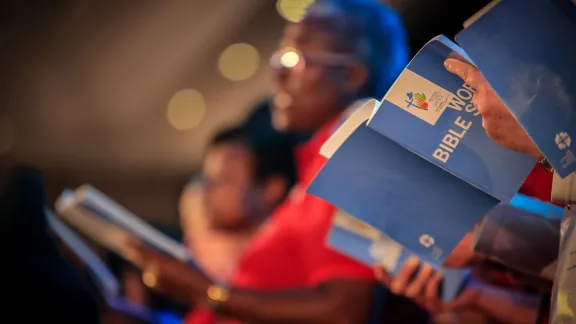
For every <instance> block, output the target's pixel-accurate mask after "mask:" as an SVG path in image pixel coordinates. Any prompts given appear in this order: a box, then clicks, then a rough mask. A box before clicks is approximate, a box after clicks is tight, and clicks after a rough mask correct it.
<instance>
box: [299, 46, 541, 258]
mask: <svg viewBox="0 0 576 324" xmlns="http://www.w3.org/2000/svg"><path fill="white" fill-rule="evenodd" d="M447 57H458V58H460V59H466V57H465V56H464V54H463V52H462V50H461V49H459V48H458V47H457V46H456V45H455V44H454V43H452V42H451V41H449V40H448V39H446V38H445V37H443V36H440V37H437V38H435V39H433V40H432V41H430V42H429V43H428V44H427V45H426V46H425V47H424V48H423V49H422V50H421V51H420V52H419V53H418V54H417V55H416V57H415V58H414V59H413V60H412V61H411V62H410V64H409V65H408V67H407V68H406V70H404V72H402V74H401V75H400V77H399V78H398V80H397V81H396V82H395V83H394V85H393V86H392V88H391V89H390V91H389V92H388V94H387V95H386V96H385V98H384V99H383V101H382V102H378V101H376V100H372V101H369V102H368V103H366V104H365V105H364V106H362V107H361V108H360V109H359V110H358V111H357V112H356V113H355V114H353V115H352V116H351V117H350V118H349V119H348V120H347V121H346V122H345V123H344V124H343V125H342V126H341V127H340V128H339V129H338V130H337V131H336V132H335V133H334V134H333V136H332V137H331V138H330V139H329V140H328V141H327V142H326V144H325V147H324V148H323V150H322V153H323V154H325V155H326V156H327V157H328V158H329V160H328V162H327V163H326V164H325V166H324V168H323V169H322V170H321V171H320V172H319V173H318V175H317V176H316V178H315V179H314V181H313V182H312V184H311V185H310V186H309V188H308V192H309V193H311V194H313V195H316V196H318V197H320V198H323V199H325V200H327V201H328V202H330V203H332V204H334V205H335V206H337V207H339V208H340V209H342V210H343V211H345V212H347V213H349V214H351V215H352V216H354V217H356V218H358V219H360V220H362V221H364V222H365V223H367V224H369V225H371V226H373V227H375V228H377V229H378V230H380V231H382V232H383V233H385V234H386V235H388V236H389V237H390V238H391V239H393V240H395V241H396V242H398V243H399V244H401V245H402V246H403V247H405V248H406V249H408V250H409V251H411V252H412V253H414V254H416V255H417V256H418V257H420V258H421V259H422V260H424V261H425V262H428V263H430V264H432V265H434V266H436V267H440V266H441V265H442V262H443V261H444V259H445V258H446V256H447V255H448V254H449V253H450V252H451V251H452V250H453V249H454V247H455V246H456V245H457V244H458V242H459V241H460V240H461V239H462V237H463V236H464V235H465V234H466V233H467V232H469V231H470V230H471V229H472V228H473V227H474V225H476V224H477V223H478V222H479V221H480V219H481V218H482V217H483V216H484V215H485V214H486V213H487V212H488V211H489V210H490V209H492V208H493V207H494V206H496V205H497V204H498V203H500V202H501V201H505V202H508V201H510V200H511V199H512V197H513V196H514V195H515V194H516V192H517V191H518V189H519V188H520V186H521V184H522V183H523V181H524V179H525V178H526V177H527V175H528V174H529V173H530V171H531V170H532V169H533V167H534V166H535V165H536V160H535V159H534V158H531V157H529V156H526V155H524V154H520V153H517V152H514V151H511V150H509V149H507V148H504V147H502V146H500V145H498V144H496V143H495V142H494V141H492V140H491V139H490V138H489V137H488V135H487V134H486V132H485V131H484V129H483V128H482V119H481V116H480V114H479V113H478V111H477V109H476V108H475V107H474V105H473V104H472V102H471V100H472V97H473V94H474V91H475V90H474V89H472V88H470V87H469V86H468V85H466V84H464V83H463V81H462V80H461V79H460V78H459V77H457V76H455V75H453V74H451V73H450V72H448V71H447V70H446V69H445V68H444V64H443V62H444V60H445V59H446V58H447ZM424 76H426V77H424ZM367 116H369V117H368V118H367Z"/></svg>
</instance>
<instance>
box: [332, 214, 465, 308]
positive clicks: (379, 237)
mask: <svg viewBox="0 0 576 324" xmlns="http://www.w3.org/2000/svg"><path fill="white" fill-rule="evenodd" d="M326 244H327V245H328V246H329V247H330V248H333V249H335V250H337V251H339V252H340V253H343V254H345V255H347V256H349V257H350V258H352V259H355V260H357V261H358V262H361V263H364V264H366V265H368V266H370V267H372V266H375V265H380V266H382V267H383V268H384V269H386V271H387V272H388V273H390V274H391V275H393V276H395V275H397V274H398V271H399V270H400V268H401V267H402V264H404V262H406V260H408V258H409V257H410V256H411V255H412V253H411V252H410V251H408V250H407V249H405V248H404V247H403V246H402V245H400V244H399V243H398V242H396V241H394V240H392V239H391V238H390V237H388V236H387V235H386V234H384V233H382V232H381V231H379V230H377V229H376V228H374V227H372V226H370V225H368V224H366V223H364V222H362V221H361V220H358V219H357V218H354V217H352V216H351V215H349V214H347V213H345V212H344V211H341V210H339V211H338V212H337V213H336V215H335V216H334V218H333V220H332V229H331V230H330V233H329V235H328V237H327V242H326ZM440 270H441V271H442V273H443V275H444V280H443V282H442V285H441V287H440V290H439V294H440V295H441V297H442V298H443V299H444V300H451V299H453V298H454V297H455V296H456V294H457V293H458V292H459V290H460V288H461V286H462V285H461V284H462V282H463V280H464V279H465V278H466V277H467V276H468V270H466V269H448V268H442V269H440Z"/></svg>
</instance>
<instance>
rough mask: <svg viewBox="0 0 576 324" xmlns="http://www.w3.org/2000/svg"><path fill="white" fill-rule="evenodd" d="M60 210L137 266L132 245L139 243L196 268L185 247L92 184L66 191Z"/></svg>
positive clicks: (60, 203)
mask: <svg viewBox="0 0 576 324" xmlns="http://www.w3.org/2000/svg"><path fill="white" fill-rule="evenodd" d="M56 209H57V211H58V214H59V215H60V217H61V218H62V219H64V220H65V221H66V222H68V223H70V224H71V225H72V226H74V227H75V228H77V229H78V230H79V231H81V232H83V233H84V234H85V235H87V236H88V237H90V238H92V239H94V240H95V241H97V242H98V243H100V244H102V245H103V246H105V247H107V248H108V249H111V250H113V251H115V252H116V253H118V254H120V255H122V256H123V257H124V258H126V259H127V260H129V261H131V262H134V263H137V259H136V258H135V257H134V251H133V250H132V248H131V246H130V244H129V242H130V241H134V240H135V241H141V242H143V243H145V244H147V245H149V246H151V247H153V248H155V249H157V250H158V251H160V252H163V253H165V254H166V255H168V256H171V257H173V258H176V259H178V260H180V261H182V262H185V263H188V264H190V265H191V266H196V263H195V262H194V259H193V258H192V256H191V255H190V254H189V253H188V250H187V249H186V247H185V246H184V245H182V244H181V243H179V242H177V241H176V240H174V239H172V238H170V237H169V236H167V235H165V234H164V233H162V232H161V231H159V230H158V229H156V228H154V227H153V226H151V225H149V224H148V223H146V222H145V221H144V220H142V219H141V218H139V217H138V216H136V215H134V214H133V213H131V212H130V211H129V210H127V209H126V208H124V207H122V206H120V205H119V204H118V203H116V202H115V201H113V200H112V199H110V198H109V197H108V196H106V195H105V194H103V193H102V192H100V191H98V190H97V189H95V188H93V187H91V186H89V185H83V186H81V187H79V188H78V189H76V190H74V191H71V190H66V191H64V192H63V193H62V194H61V196H60V198H59V199H58V201H57V202H56Z"/></svg>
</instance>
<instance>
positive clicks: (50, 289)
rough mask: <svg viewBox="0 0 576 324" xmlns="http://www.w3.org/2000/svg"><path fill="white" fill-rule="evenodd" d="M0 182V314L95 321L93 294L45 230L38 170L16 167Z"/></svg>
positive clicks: (31, 318) (24, 318) (19, 319)
mask: <svg viewBox="0 0 576 324" xmlns="http://www.w3.org/2000/svg"><path fill="white" fill-rule="evenodd" d="M0 181H1V183H0V257H1V258H2V263H1V267H0V278H2V283H1V286H0V287H1V288H0V294H2V295H3V296H2V298H1V300H2V301H1V302H0V314H2V316H3V318H13V320H12V321H11V322H14V323H19V322H28V321H35V320H36V319H38V320H42V322H49V321H52V322H55V323H82V324H91V323H99V322H100V318H99V308H98V304H97V302H96V300H95V298H94V296H93V295H92V294H91V293H90V291H89V289H88V288H87V284H86V282H85V281H83V280H82V278H81V276H80V274H79V273H78V272H77V271H76V270H75V269H74V267H72V265H71V264H69V263H68V262H67V261H66V260H65V259H64V258H63V257H62V256H61V255H60V253H59V251H58V249H57V246H56V242H55V241H54V240H53V239H52V237H51V236H50V235H49V233H48V226H47V223H46V219H45V215H44V208H45V207H46V206H47V202H46V198H45V197H46V195H45V189H44V183H43V179H42V174H41V172H40V171H38V170H36V169H33V168H28V167H18V168H15V169H13V170H11V171H10V174H9V175H8V176H7V177H1V178H0Z"/></svg>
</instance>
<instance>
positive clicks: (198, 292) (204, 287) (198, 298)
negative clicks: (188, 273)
mask: <svg viewBox="0 0 576 324" xmlns="http://www.w3.org/2000/svg"><path fill="white" fill-rule="evenodd" d="M211 285H212V282H211V281H210V280H208V279H205V278H204V277H202V279H200V280H194V281H191V282H189V284H188V287H189V292H190V295H191V298H192V301H194V302H196V303H204V302H205V300H206V292H207V291H208V288H210V286H211Z"/></svg>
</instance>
